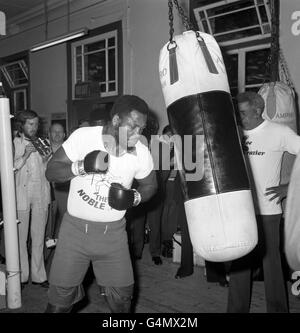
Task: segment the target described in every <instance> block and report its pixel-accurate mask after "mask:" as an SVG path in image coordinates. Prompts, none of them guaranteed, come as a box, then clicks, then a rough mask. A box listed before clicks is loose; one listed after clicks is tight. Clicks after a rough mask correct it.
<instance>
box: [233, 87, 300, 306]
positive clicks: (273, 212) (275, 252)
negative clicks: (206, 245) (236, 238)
mask: <svg viewBox="0 0 300 333" xmlns="http://www.w3.org/2000/svg"><path fill="white" fill-rule="evenodd" d="M237 102H238V109H239V115H240V119H241V123H242V126H243V129H244V131H243V132H244V144H245V147H246V150H247V151H246V162H248V163H249V168H248V172H249V177H250V184H251V189H252V194H253V201H254V206H255V210H256V217H257V227H258V246H257V249H258V250H259V251H258V252H259V254H260V255H261V256H262V260H263V270H264V283H265V294H266V304H267V312H288V302H287V294H286V289H285V282H284V277H283V271H282V265H281V257H280V250H279V246H280V229H279V226H280V220H281V215H282V208H281V201H282V199H283V198H284V197H285V196H286V193H287V187H288V184H285V185H279V181H280V171H281V161H282V156H283V153H284V152H285V151H288V152H289V153H291V154H297V153H298V152H299V151H300V137H299V136H297V135H296V133H294V132H293V130H291V129H290V128H289V127H287V126H284V125H281V124H277V123H273V122H270V121H268V120H264V119H263V118H262V112H263V110H264V100H263V98H262V97H261V96H260V95H259V94H257V93H254V92H245V93H241V94H239V95H238V96H237ZM254 253H255V251H254ZM252 263H253V252H252V253H250V254H249V255H247V256H245V257H242V258H240V259H237V260H235V261H233V262H232V266H231V275H230V283H229V297H228V309H227V310H228V312H249V308H250V299H251V291H250V290H251V265H252Z"/></svg>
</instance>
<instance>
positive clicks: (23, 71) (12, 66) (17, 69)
mask: <svg viewBox="0 0 300 333" xmlns="http://www.w3.org/2000/svg"><path fill="white" fill-rule="evenodd" d="M0 69H1V72H2V73H3V75H4V77H5V79H6V80H7V82H8V84H9V86H10V88H12V89H15V88H19V87H22V86H25V85H27V84H28V68H27V65H26V63H25V61H24V60H19V61H14V62H10V63H8V64H5V65H2V66H1V67H0Z"/></svg>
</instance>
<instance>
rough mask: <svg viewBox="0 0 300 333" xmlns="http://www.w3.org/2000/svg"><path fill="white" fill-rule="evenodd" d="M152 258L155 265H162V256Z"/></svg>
mask: <svg viewBox="0 0 300 333" xmlns="http://www.w3.org/2000/svg"><path fill="white" fill-rule="evenodd" d="M152 260H153V262H154V264H155V265H162V260H161V258H160V257H152Z"/></svg>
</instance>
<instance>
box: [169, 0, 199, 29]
mask: <svg viewBox="0 0 300 333" xmlns="http://www.w3.org/2000/svg"><path fill="white" fill-rule="evenodd" d="M173 2H174V4H175V7H176V8H177V10H178V12H179V15H180V17H181V19H182V23H183V25H184V27H185V29H186V30H194V31H195V28H194V26H193V24H192V22H191V21H190V20H189V18H188V17H187V16H186V15H185V14H184V10H183V8H182V7H181V6H180V5H179V4H178V1H177V0H173Z"/></svg>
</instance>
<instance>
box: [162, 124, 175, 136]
mask: <svg viewBox="0 0 300 333" xmlns="http://www.w3.org/2000/svg"><path fill="white" fill-rule="evenodd" d="M168 132H170V133H173V131H172V128H171V126H170V125H167V126H165V127H164V128H163V130H162V134H166V133H168Z"/></svg>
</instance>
